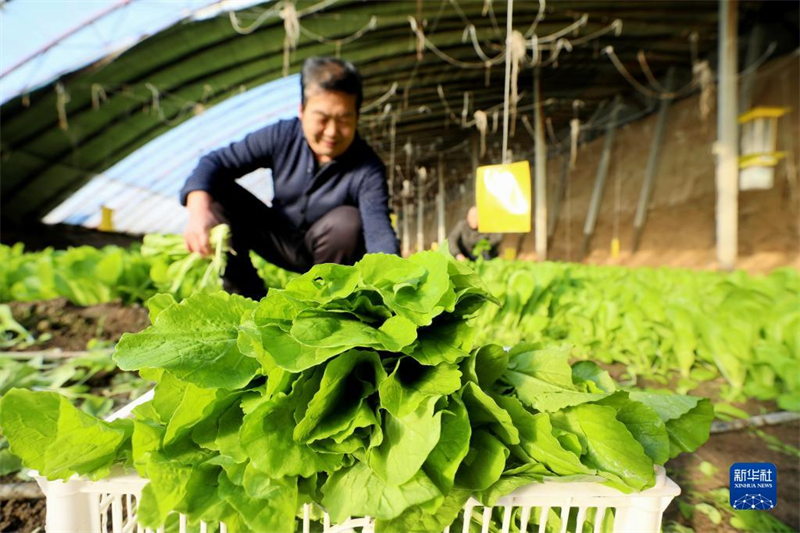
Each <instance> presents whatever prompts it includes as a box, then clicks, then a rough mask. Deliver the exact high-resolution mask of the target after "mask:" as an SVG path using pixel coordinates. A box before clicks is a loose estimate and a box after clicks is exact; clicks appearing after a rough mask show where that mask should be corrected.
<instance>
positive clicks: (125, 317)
mask: <svg viewBox="0 0 800 533" xmlns="http://www.w3.org/2000/svg"><path fill="white" fill-rule="evenodd" d="M8 305H9V306H11V312H12V314H13V315H14V319H15V320H16V321H17V322H19V323H20V324H22V326H23V327H25V329H27V330H28V331H30V332H31V333H32V334H33V335H34V337H37V338H38V337H40V336H42V335H44V334H50V335H51V336H52V338H51V339H50V340H47V341H44V342H41V343H37V344H34V345H33V346H29V347H27V348H25V350H28V351H31V350H47V349H54V348H60V349H61V350H65V351H72V350H85V349H86V344H87V343H88V342H89V341H90V340H92V339H98V340H104V341H113V342H116V341H117V340H118V339H119V338H120V337H121V336H122V334H123V333H125V332H129V331H130V332H135V331H141V330H143V329H144V328H146V327H147V326H149V325H150V319H149V318H148V313H147V309H146V308H144V307H142V306H141V305H138V304H133V305H123V304H122V303H121V302H109V303H104V304H100V305H95V306H92V307H81V306H78V305H74V304H72V303H70V302H69V301H67V300H66V299H65V298H56V299H54V300H43V301H38V302H10V303H9V304H8Z"/></svg>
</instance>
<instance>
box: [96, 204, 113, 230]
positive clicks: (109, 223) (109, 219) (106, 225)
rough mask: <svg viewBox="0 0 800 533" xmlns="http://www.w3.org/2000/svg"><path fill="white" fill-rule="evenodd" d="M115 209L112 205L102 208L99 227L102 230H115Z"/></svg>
mask: <svg viewBox="0 0 800 533" xmlns="http://www.w3.org/2000/svg"><path fill="white" fill-rule="evenodd" d="M113 217H114V210H113V209H111V208H110V207H106V206H103V207H101V208H100V225H99V226H97V229H99V230H100V231H114V220H113Z"/></svg>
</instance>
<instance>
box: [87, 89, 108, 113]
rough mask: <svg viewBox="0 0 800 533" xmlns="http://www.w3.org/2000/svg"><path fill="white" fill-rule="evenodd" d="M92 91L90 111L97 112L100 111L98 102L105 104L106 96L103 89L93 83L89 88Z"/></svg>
mask: <svg viewBox="0 0 800 533" xmlns="http://www.w3.org/2000/svg"><path fill="white" fill-rule="evenodd" d="M91 91H92V109H94V110H95V111H97V110H98V109H100V102H105V101H106V100H108V95H106V91H105V89H103V86H102V85H100V84H99V83H93V84H92V87H91Z"/></svg>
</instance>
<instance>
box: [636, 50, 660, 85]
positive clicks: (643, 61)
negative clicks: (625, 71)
mask: <svg viewBox="0 0 800 533" xmlns="http://www.w3.org/2000/svg"><path fill="white" fill-rule="evenodd" d="M636 58H637V59H638V60H639V66H640V67H641V69H642V72H644V77H645V78H647V83H649V84H650V86H651V87H652V88H653V89H655V90H656V91H658V92H661V93H665V92H667V89H665V88H664V86H663V85H661V84H660V83H659V82H658V80H657V79H656V77H655V76H653V71H651V70H650V65H649V64H648V63H647V57H645V55H644V50H639V53H638V54H636Z"/></svg>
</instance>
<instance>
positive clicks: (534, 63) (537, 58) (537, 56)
mask: <svg viewBox="0 0 800 533" xmlns="http://www.w3.org/2000/svg"><path fill="white" fill-rule="evenodd" d="M541 61H542V52H541V51H540V50H539V38H538V37H537V36H536V34H535V33H534V34H533V35H532V36H531V64H530V66H531V67H538V66H539V63H540V62H541Z"/></svg>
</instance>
